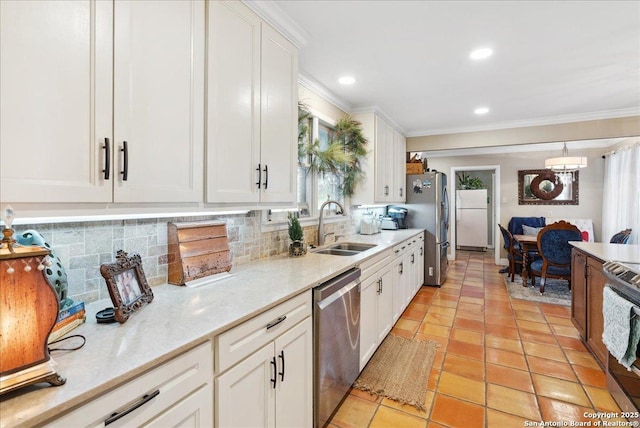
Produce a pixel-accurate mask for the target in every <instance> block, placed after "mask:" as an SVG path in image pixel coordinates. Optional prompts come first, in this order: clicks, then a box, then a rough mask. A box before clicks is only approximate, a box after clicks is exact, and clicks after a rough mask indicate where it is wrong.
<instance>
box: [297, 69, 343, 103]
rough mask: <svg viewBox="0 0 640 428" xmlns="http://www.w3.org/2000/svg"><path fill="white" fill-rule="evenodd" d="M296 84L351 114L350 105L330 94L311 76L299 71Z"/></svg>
mask: <svg viewBox="0 0 640 428" xmlns="http://www.w3.org/2000/svg"><path fill="white" fill-rule="evenodd" d="M298 83H299V84H301V85H302V86H304V87H305V88H307V89H309V90H310V91H311V92H314V93H315V94H316V95H318V96H319V97H321V98H322V99H324V100H325V101H328V102H330V103H331V104H333V105H334V106H336V107H338V108H339V109H340V110H342V111H344V112H347V113H351V109H352V107H351V104H349V103H348V102H347V101H345V100H343V99H342V98H340V97H338V96H337V95H336V94H334V93H333V92H331V91H330V90H329V89H328V88H327V87H326V86H324V85H323V84H322V83H320V82H318V81H317V80H316V79H315V78H313V77H312V76H310V75H308V74H306V73H304V72H302V71H301V72H299V73H298Z"/></svg>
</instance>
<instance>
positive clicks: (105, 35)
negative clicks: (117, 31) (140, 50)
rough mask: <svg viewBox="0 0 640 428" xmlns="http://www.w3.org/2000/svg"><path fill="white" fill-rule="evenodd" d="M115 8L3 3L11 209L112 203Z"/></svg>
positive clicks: (5, 148)
mask: <svg viewBox="0 0 640 428" xmlns="http://www.w3.org/2000/svg"><path fill="white" fill-rule="evenodd" d="M112 8H113V4H112V3H111V2H107V1H100V2H92V1H81V0H78V1H68V2H57V1H50V2H35V1H0V159H2V168H0V169H1V173H0V174H1V176H0V198H2V203H3V204H4V203H6V202H110V201H111V199H112V185H111V183H112V181H113V174H112V173H111V174H109V176H108V179H107V178H105V175H104V173H103V170H104V169H105V163H106V162H107V156H108V155H107V153H106V151H105V149H103V147H104V143H105V139H108V141H109V145H111V144H112V143H113V141H112V140H113V139H112V135H111V132H112V131H111V128H112V127H111V112H112V97H111V81H112V63H111V58H112V56H111V51H112V34H113V30H112V27H113V11H112ZM109 160H112V159H110V158H109Z"/></svg>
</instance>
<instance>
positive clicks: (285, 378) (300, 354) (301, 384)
mask: <svg viewBox="0 0 640 428" xmlns="http://www.w3.org/2000/svg"><path fill="white" fill-rule="evenodd" d="M312 331H313V327H312V322H311V293H310V292H309V293H304V294H302V295H300V296H297V297H294V298H293V299H290V300H289V301H287V302H285V303H282V304H280V305H278V306H277V307H275V308H273V309H271V310H269V311H267V312H265V313H263V314H261V315H258V316H257V317H255V318H253V319H251V320H249V321H247V322H245V323H243V324H241V325H239V326H238V327H235V328H233V329H231V330H229V331H228V332H225V333H223V334H221V335H220V336H218V337H217V338H216V341H217V342H216V343H217V344H218V345H219V346H217V347H216V350H217V351H218V353H217V354H216V355H217V356H216V366H217V367H218V368H219V370H220V371H221V374H220V375H219V376H218V377H217V378H216V380H215V397H216V405H215V409H216V412H215V413H216V423H215V426H217V427H228V426H256V427H257V426H261V427H278V426H287V427H288V426H295V427H309V426H311V425H312V424H313V389H312V387H313V385H312V382H313V368H312V366H313V355H312Z"/></svg>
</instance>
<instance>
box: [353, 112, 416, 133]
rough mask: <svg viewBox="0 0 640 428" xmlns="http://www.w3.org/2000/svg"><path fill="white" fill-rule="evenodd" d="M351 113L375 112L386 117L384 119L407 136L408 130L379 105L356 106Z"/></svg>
mask: <svg viewBox="0 0 640 428" xmlns="http://www.w3.org/2000/svg"><path fill="white" fill-rule="evenodd" d="M351 113H353V114H357V113H374V114H376V115H377V116H380V117H381V118H382V119H384V121H385V122H387V123H388V124H389V125H391V126H393V127H394V128H395V129H396V131H398V132H399V133H400V134H402V136H407V132H406V130H405V129H404V128H403V127H402V126H400V125H399V124H398V122H396V121H395V120H394V119H393V118H392V117H391V116H389V115H388V114H387V113H386V112H385V111H384V110H382V109H381V108H380V107H379V106H377V105H371V106H360V107H355V108H353V109H352V110H351Z"/></svg>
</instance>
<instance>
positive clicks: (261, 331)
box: [215, 291, 311, 374]
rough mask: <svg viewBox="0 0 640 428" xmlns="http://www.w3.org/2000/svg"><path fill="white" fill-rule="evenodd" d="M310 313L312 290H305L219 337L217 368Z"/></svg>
mask: <svg viewBox="0 0 640 428" xmlns="http://www.w3.org/2000/svg"><path fill="white" fill-rule="evenodd" d="M309 316H311V292H310V291H309V292H305V293H302V294H300V295H298V296H296V297H294V298H292V299H289V300H287V301H286V302H284V303H281V304H279V305H278V306H276V307H275V308H273V309H269V310H268V311H266V312H264V313H262V314H260V315H258V316H256V317H254V318H252V319H250V320H249V321H246V322H244V323H242V324H241V325H239V326H237V327H234V328H232V329H231V330H229V331H227V332H224V333H222V334H221V335H219V336H217V337H216V339H215V340H216V354H215V355H216V357H215V371H216V373H217V374H220V373H222V372H224V371H225V370H227V369H228V368H229V367H231V366H233V365H234V364H236V363H237V362H239V361H240V360H242V359H244V358H245V357H247V356H248V355H249V354H251V353H253V352H254V351H256V350H257V349H259V348H261V347H262V346H264V345H265V344H267V343H268V342H270V341H272V340H274V339H275V338H276V337H278V336H280V335H281V334H282V333H283V332H285V331H287V330H288V329H290V328H291V327H293V326H295V325H296V324H298V323H299V322H300V321H302V320H303V319H305V318H307V317H309Z"/></svg>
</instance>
